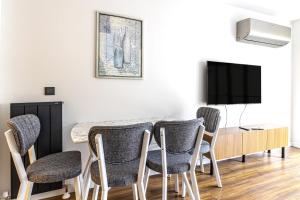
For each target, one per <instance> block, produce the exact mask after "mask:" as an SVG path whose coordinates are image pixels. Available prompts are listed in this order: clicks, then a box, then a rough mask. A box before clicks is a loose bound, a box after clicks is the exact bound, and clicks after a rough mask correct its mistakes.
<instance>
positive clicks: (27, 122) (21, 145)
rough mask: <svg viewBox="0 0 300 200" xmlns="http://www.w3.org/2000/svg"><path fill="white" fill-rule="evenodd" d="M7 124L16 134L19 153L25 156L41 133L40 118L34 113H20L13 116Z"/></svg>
mask: <svg viewBox="0 0 300 200" xmlns="http://www.w3.org/2000/svg"><path fill="white" fill-rule="evenodd" d="M7 125H8V127H9V128H10V129H11V131H12V133H13V135H14V138H15V141H16V144H17V147H18V149H19V153H20V154H21V155H22V156H24V155H25V154H26V152H27V151H28V149H29V148H30V147H31V146H32V145H33V144H34V143H35V141H36V140H37V138H38V136H39V134H40V130H41V124H40V120H39V118H38V117H37V116H36V115H32V114H27V115H20V116H17V117H13V118H11V119H10V120H9V121H8V122H7Z"/></svg>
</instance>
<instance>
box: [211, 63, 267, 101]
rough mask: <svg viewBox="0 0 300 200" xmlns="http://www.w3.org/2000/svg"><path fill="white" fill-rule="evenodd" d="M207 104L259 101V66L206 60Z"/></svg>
mask: <svg viewBox="0 0 300 200" xmlns="http://www.w3.org/2000/svg"><path fill="white" fill-rule="evenodd" d="M207 68H208V101H207V104H248V103H261V67H260V66H256V65H244V64H234V63H223V62H212V61H208V62H207Z"/></svg>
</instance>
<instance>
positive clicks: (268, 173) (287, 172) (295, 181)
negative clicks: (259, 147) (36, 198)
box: [49, 148, 300, 200]
mask: <svg viewBox="0 0 300 200" xmlns="http://www.w3.org/2000/svg"><path fill="white" fill-rule="evenodd" d="M208 168H209V166H206V167H205V169H206V171H207V173H206V174H202V173H198V176H197V178H198V186H199V188H200V194H201V200H206V199H209V200H211V199H218V200H219V199H222V200H300V149H296V148H288V149H287V158H285V159H282V158H280V151H274V152H272V155H271V156H270V157H269V156H268V154H267V153H259V154H255V155H249V156H247V159H246V163H242V162H241V161H240V159H233V160H228V161H222V162H219V168H220V173H221V177H222V183H223V188H217V187H216V182H215V179H214V177H212V176H210V175H208ZM58 199H61V197H57V198H51V200H58ZM71 199H72V200H74V199H75V198H74V197H73V198H71ZM99 199H100V197H99ZM108 199H109V200H117V199H118V200H120V199H122V200H129V199H132V190H131V187H128V188H118V189H112V190H110V192H109V194H108ZM147 199H151V200H152V199H161V177H160V176H154V177H150V179H149V186H148V190H147ZM168 199H170V200H171V199H176V200H177V199H178V200H179V199H182V198H181V197H180V196H179V195H178V194H176V193H175V192H174V181H173V178H172V179H171V181H169V187H168ZM186 199H189V198H188V197H187V198H186ZM49 200H50V199H49Z"/></svg>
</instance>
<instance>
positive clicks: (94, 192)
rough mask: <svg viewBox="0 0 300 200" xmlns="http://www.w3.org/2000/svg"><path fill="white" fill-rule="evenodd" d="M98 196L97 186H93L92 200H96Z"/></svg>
mask: <svg viewBox="0 0 300 200" xmlns="http://www.w3.org/2000/svg"><path fill="white" fill-rule="evenodd" d="M98 194H99V185H97V184H95V185H94V189H93V196H92V200H97V199H98Z"/></svg>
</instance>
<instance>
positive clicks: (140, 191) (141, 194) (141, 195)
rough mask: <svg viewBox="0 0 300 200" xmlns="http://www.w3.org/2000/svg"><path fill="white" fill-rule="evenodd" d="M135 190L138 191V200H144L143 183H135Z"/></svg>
mask: <svg viewBox="0 0 300 200" xmlns="http://www.w3.org/2000/svg"><path fill="white" fill-rule="evenodd" d="M137 189H138V197H139V199H140V200H146V191H145V189H144V185H143V182H138V183H137Z"/></svg>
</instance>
